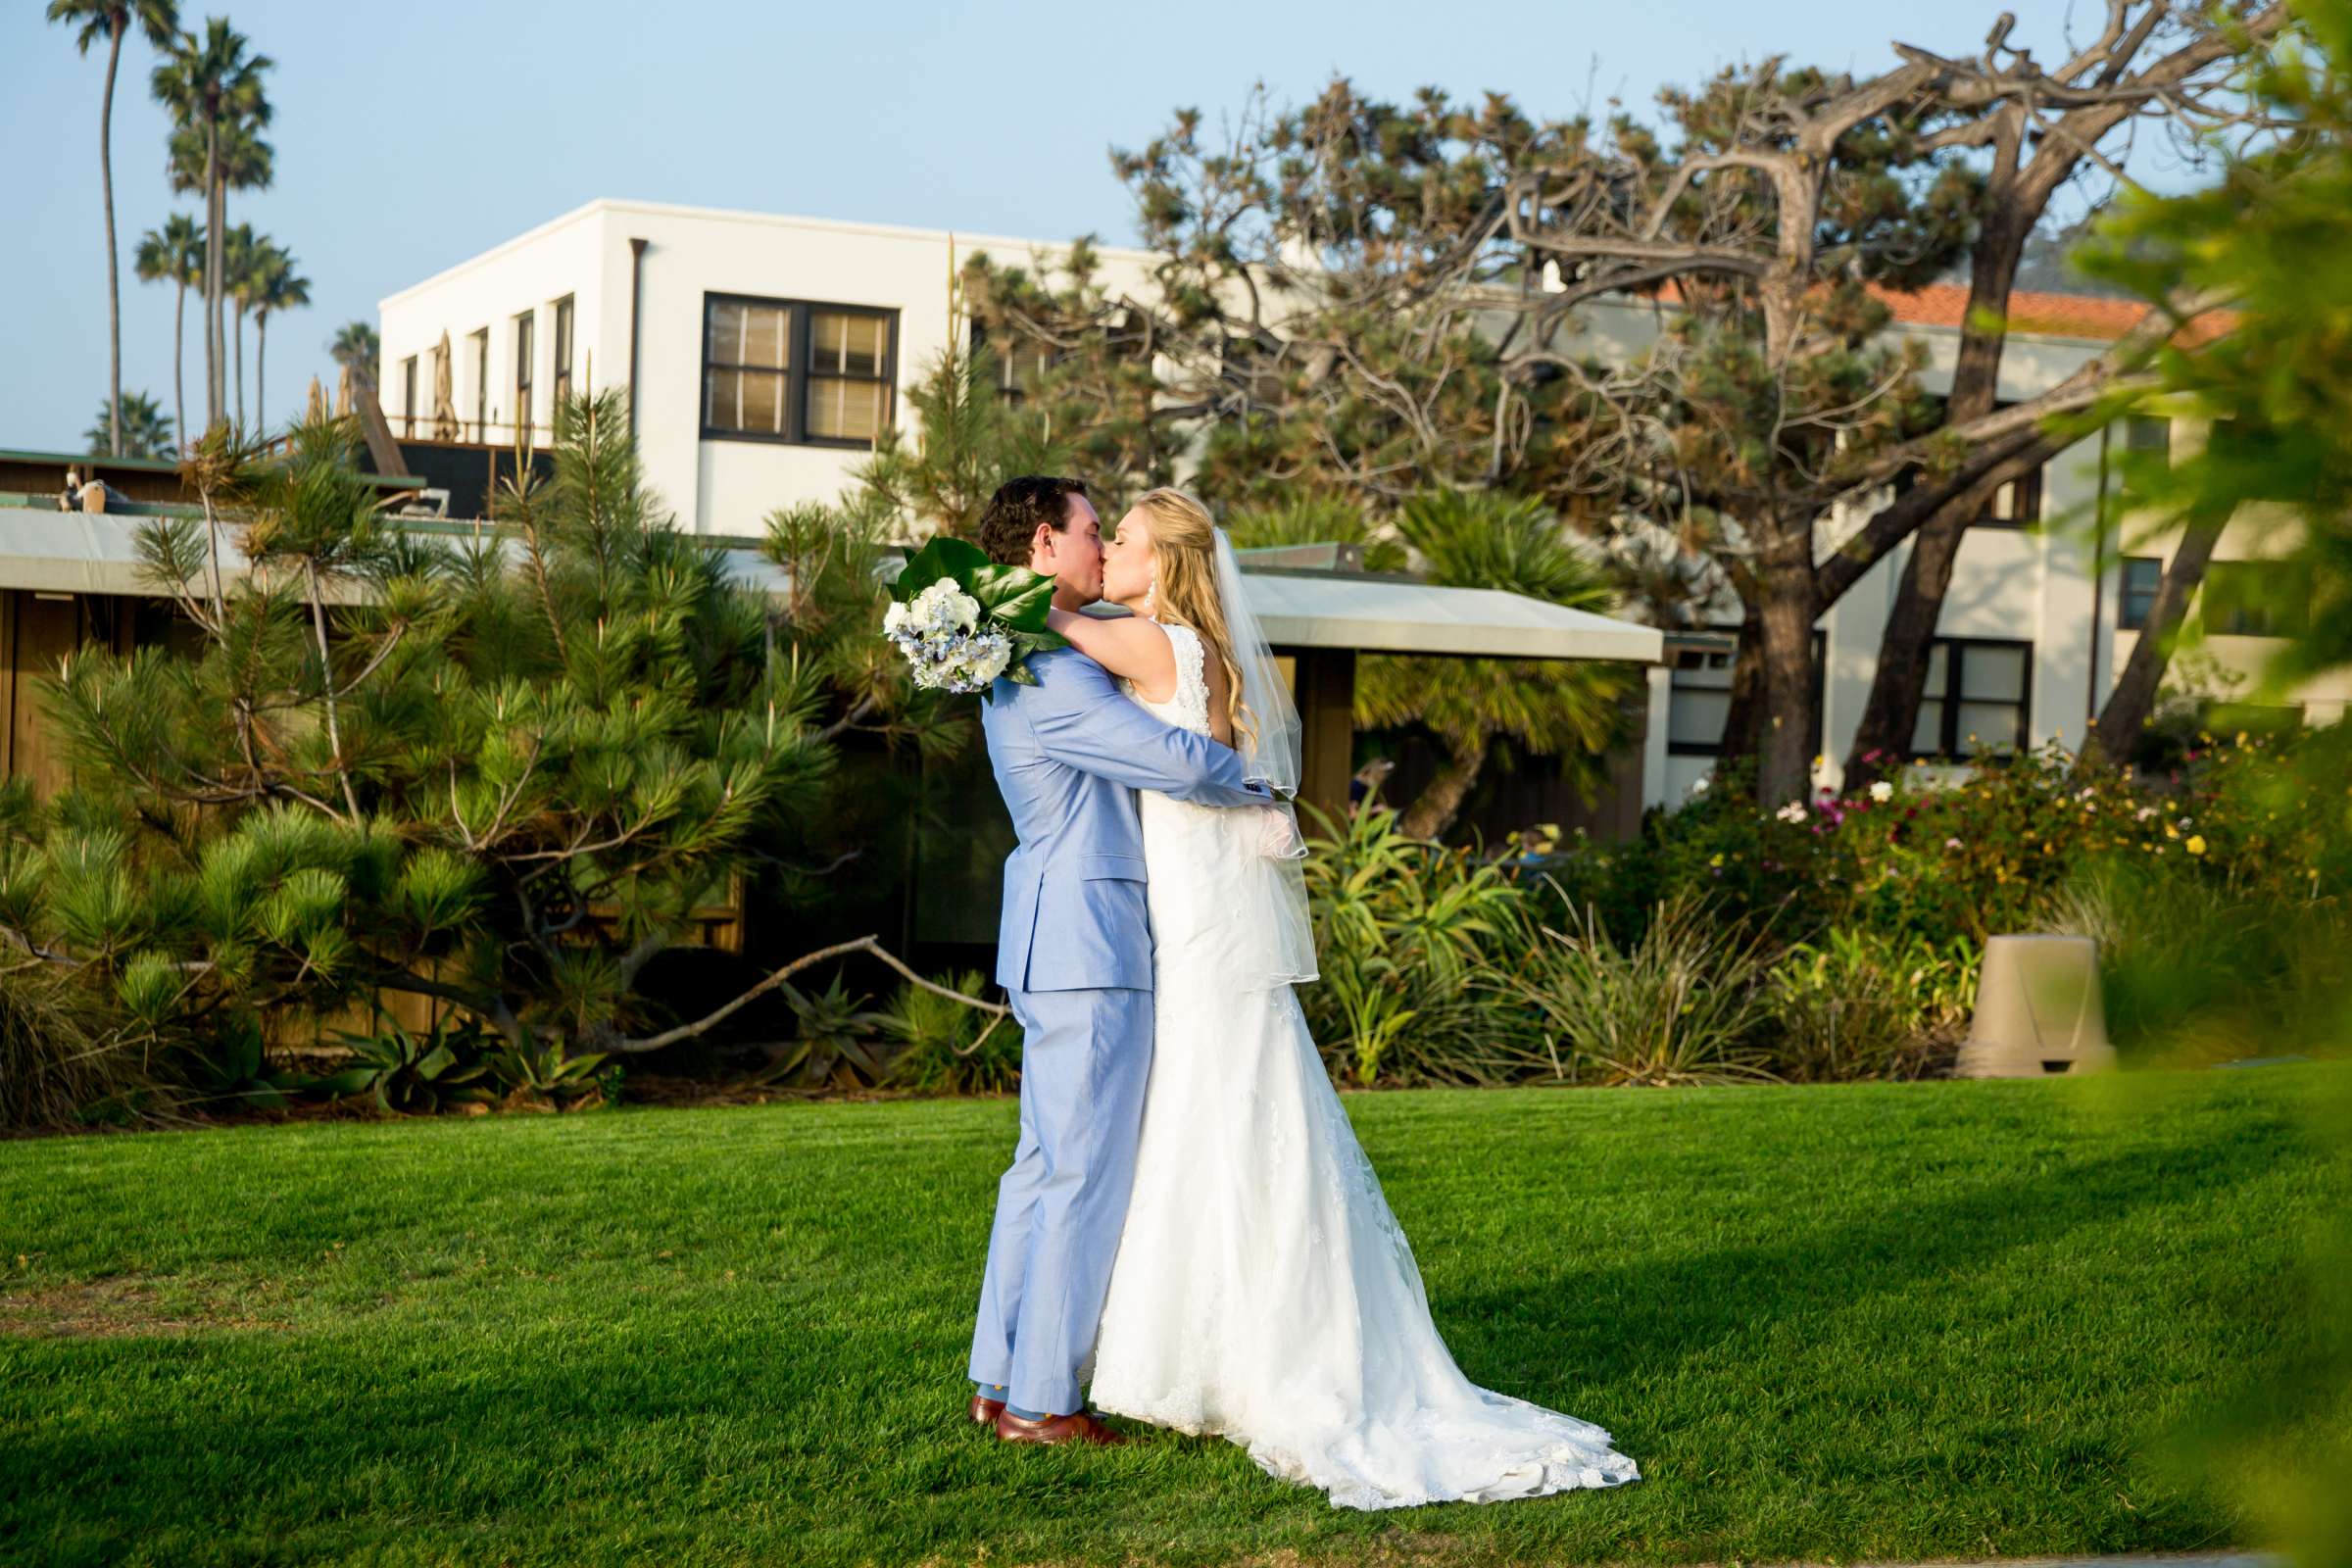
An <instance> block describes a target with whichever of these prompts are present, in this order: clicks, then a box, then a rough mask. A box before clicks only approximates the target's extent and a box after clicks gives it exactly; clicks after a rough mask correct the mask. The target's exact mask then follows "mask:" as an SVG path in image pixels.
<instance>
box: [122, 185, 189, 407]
mask: <svg viewBox="0 0 2352 1568" xmlns="http://www.w3.org/2000/svg"><path fill="white" fill-rule="evenodd" d="M134 265H135V266H136V267H137V268H138V273H139V281H140V282H142V283H165V282H169V283H171V284H172V285H174V287H175V288H176V289H177V298H176V299H174V300H173V301H172V430H173V432H174V433H175V436H176V439H178V440H181V441H185V440H186V439H187V438H188V408H187V395H186V388H185V386H184V385H183V377H182V376H181V374H180V367H179V362H180V358H181V353H182V351H183V350H184V349H185V348H186V346H187V337H188V333H187V319H188V288H189V286H190V285H191V284H199V283H202V282H203V281H204V230H203V229H201V228H198V227H197V226H196V220H194V219H193V218H190V217H188V215H187V214H185V213H173V214H172V217H171V219H170V221H167V222H166V223H165V224H164V226H163V227H162V228H161V229H160V230H159V229H153V228H151V229H149V230H148V231H147V232H146V233H145V234H144V235H143V236H141V237H140V240H139V251H138V256H137V259H136V262H135V263H134Z"/></svg>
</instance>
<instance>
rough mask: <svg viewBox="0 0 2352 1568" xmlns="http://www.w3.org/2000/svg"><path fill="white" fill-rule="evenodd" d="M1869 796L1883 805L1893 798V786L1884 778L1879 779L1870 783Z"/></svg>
mask: <svg viewBox="0 0 2352 1568" xmlns="http://www.w3.org/2000/svg"><path fill="white" fill-rule="evenodd" d="M1870 798H1871V799H1872V800H1874V801H1877V802H1878V803H1880V804H1881V805H1882V806H1883V805H1885V804H1886V803H1887V802H1888V801H1891V800H1893V799H1894V786H1893V785H1891V784H1889V783H1887V781H1886V780H1885V779H1880V780H1879V781H1878V782H1877V783H1875V784H1873V785H1871V787H1870Z"/></svg>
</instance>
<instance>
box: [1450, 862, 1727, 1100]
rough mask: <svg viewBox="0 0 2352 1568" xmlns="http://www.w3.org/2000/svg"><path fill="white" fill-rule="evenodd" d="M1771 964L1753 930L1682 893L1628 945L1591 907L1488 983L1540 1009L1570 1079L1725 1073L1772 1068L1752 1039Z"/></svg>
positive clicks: (1559, 1065) (1556, 1061)
mask: <svg viewBox="0 0 2352 1568" xmlns="http://www.w3.org/2000/svg"><path fill="white" fill-rule="evenodd" d="M1763 966H1764V959H1763V956H1762V952H1761V950H1760V948H1759V946H1758V944H1757V942H1756V940H1755V939H1754V938H1753V937H1752V936H1749V935H1747V934H1746V933H1745V932H1743V931H1742V930H1741V929H1740V927H1739V925H1738V924H1737V923H1736V922H1729V921H1726V920H1724V919H1723V918H1722V916H1721V913H1720V911H1719V910H1717V909H1716V908H1713V907H1709V906H1708V905H1706V904H1703V903H1702V902H1701V901H1700V900H1699V899H1697V898H1696V897H1695V896H1692V895H1690V894H1683V895H1680V896H1677V897H1676V898H1674V899H1671V900H1669V901H1667V902H1666V903H1664V904H1662V905H1660V906H1659V907H1657V908H1656V909H1655V910H1653V911H1652V912H1651V915H1650V918H1649V921H1648V927H1647V929H1646V930H1644V931H1643V932H1642V937H1641V939H1640V940H1639V941H1638V942H1636V943H1634V944H1633V945H1632V946H1631V947H1630V948H1627V947H1620V946H1619V945H1618V944H1617V942H1616V941H1615V940H1614V939H1612V938H1611V937H1610V935H1609V933H1608V932H1607V931H1606V930H1605V929H1603V928H1602V926H1601V924H1600V922H1599V921H1598V919H1596V918H1594V917H1593V915H1592V914H1591V913H1590V911H1588V912H1587V914H1586V916H1585V917H1584V919H1582V920H1581V921H1579V922H1577V923H1575V924H1572V925H1570V926H1568V927H1567V928H1566V929H1564V930H1559V929H1551V928H1546V929H1545V930H1544V932H1543V940H1541V941H1539V942H1537V943H1536V944H1535V945H1534V946H1533V948H1532V949H1530V951H1528V952H1527V953H1526V954H1525V955H1524V956H1523V958H1522V959H1521V961H1520V962H1519V963H1517V964H1515V965H1513V966H1511V967H1509V968H1508V969H1505V970H1502V971H1500V972H1498V973H1497V974H1496V975H1495V976H1493V977H1491V978H1490V979H1489V980H1488V982H1487V983H1488V984H1489V985H1491V986H1493V987H1495V988H1496V989H1499V990H1500V991H1501V992H1502V993H1503V994H1505V995H1507V996H1510V997H1512V998H1515V999H1517V1000H1518V1001H1520V1002H1523V1003H1525V1004H1526V1005H1528V1006H1529V1007H1530V1008H1531V1009H1532V1010H1533V1011H1534V1013H1535V1014H1536V1016H1537V1017H1538V1018H1539V1019H1540V1028H1541V1031H1542V1036H1543V1042H1544V1054H1545V1057H1546V1058H1547V1059H1548V1061H1549V1062H1550V1064H1551V1068H1552V1072H1553V1075H1554V1076H1555V1077H1557V1078H1560V1079H1562V1080H1564V1081H1580V1082H1601V1083H1611V1084H1688V1083H1721V1082H1730V1081H1735V1080H1742V1079H1762V1078H1769V1077H1771V1076H1772V1074H1771V1072H1770V1070H1769V1068H1768V1067H1767V1065H1766V1060H1765V1057H1764V1054H1763V1053H1762V1052H1761V1051H1759V1050H1757V1049H1756V1048H1755V1047H1754V1046H1753V1045H1752V1044H1751V1041H1750V1037H1751V1036H1752V1035H1753V1033H1754V1032H1755V1028H1756V1024H1757V1021H1758V1017H1759V1011H1760V1006H1761V1003H1760V995H1759V988H1758V980H1759V978H1760V976H1761V975H1762V973H1763Z"/></svg>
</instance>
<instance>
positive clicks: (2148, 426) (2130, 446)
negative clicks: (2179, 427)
mask: <svg viewBox="0 0 2352 1568" xmlns="http://www.w3.org/2000/svg"><path fill="white" fill-rule="evenodd" d="M2124 448H2125V450H2126V451H2129V452H2153V453H2155V454H2157V455H2158V456H2159V457H2161V458H2163V459H2164V460H2165V462H2166V463H2168V464H2169V463H2171V462H2172V458H2173V421H2172V420H2170V419H2165V418H2159V417H2155V416H2153V415H2147V414H2134V415H2132V416H2131V417H2129V418H2127V419H2125V420H2124Z"/></svg>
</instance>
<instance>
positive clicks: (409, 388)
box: [400, 354, 417, 439]
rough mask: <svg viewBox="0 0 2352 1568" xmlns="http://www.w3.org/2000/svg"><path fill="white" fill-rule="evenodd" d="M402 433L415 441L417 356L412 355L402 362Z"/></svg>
mask: <svg viewBox="0 0 2352 1568" xmlns="http://www.w3.org/2000/svg"><path fill="white" fill-rule="evenodd" d="M400 433H401V435H402V436H403V437H404V438H408V439H414V438H415V436H416V434H417V356H416V355H414V354H412V355H410V356H409V357H408V358H407V359H405V360H403V361H401V362H400Z"/></svg>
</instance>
